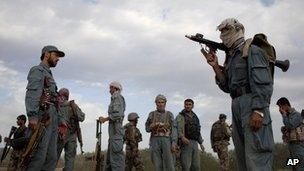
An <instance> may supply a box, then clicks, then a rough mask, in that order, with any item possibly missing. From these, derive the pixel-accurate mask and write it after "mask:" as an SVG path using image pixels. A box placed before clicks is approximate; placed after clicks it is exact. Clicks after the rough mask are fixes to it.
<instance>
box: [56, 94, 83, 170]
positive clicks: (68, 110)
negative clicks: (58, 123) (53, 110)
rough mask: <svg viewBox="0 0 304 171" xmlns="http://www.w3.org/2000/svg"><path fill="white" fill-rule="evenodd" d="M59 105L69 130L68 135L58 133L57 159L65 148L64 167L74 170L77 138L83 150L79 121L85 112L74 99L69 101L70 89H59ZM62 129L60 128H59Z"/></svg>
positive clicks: (81, 120)
mask: <svg viewBox="0 0 304 171" xmlns="http://www.w3.org/2000/svg"><path fill="white" fill-rule="evenodd" d="M59 107H60V110H59V111H60V114H61V115H62V116H63V117H64V120H65V121H66V123H67V126H68V131H67V134H66V136H64V135H62V134H59V135H58V138H59V140H58V144H57V145H58V146H57V155H58V156H57V157H58V158H57V159H58V160H59V158H60V155H61V152H62V150H63V149H64V164H65V165H64V169H63V170H65V171H72V170H73V168H74V159H75V156H76V148H77V138H78V141H79V144H80V149H81V152H83V151H82V135H81V129H80V126H79V122H83V121H84V118H85V114H84V113H83V112H82V111H81V109H80V108H79V107H78V105H77V104H76V103H75V102H74V100H71V101H69V90H68V89H66V88H61V89H60V90H59ZM59 129H60V128H59Z"/></svg>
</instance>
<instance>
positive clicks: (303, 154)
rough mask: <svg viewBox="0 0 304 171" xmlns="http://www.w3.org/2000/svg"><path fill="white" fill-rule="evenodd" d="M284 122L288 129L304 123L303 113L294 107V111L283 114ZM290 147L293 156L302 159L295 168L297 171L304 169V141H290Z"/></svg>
mask: <svg viewBox="0 0 304 171" xmlns="http://www.w3.org/2000/svg"><path fill="white" fill-rule="evenodd" d="M283 123H284V125H285V127H286V128H287V129H288V130H291V129H295V128H297V127H299V126H300V125H301V124H303V118H302V116H301V113H299V112H298V111H296V110H295V109H294V108H292V111H291V113H290V114H289V115H287V116H283ZM288 149H289V152H290V157H291V158H296V159H299V160H300V164H298V165H297V166H295V169H296V170H297V171H301V170H304V142H303V141H294V142H288Z"/></svg>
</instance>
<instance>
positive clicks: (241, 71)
mask: <svg viewBox="0 0 304 171" xmlns="http://www.w3.org/2000/svg"><path fill="white" fill-rule="evenodd" d="M235 69H236V75H237V80H244V79H246V77H247V65H246V64H245V63H240V64H236V65H235Z"/></svg>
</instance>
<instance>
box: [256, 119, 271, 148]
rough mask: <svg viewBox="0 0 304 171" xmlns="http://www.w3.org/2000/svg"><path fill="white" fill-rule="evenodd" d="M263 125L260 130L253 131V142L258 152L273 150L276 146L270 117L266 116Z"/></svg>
mask: <svg viewBox="0 0 304 171" xmlns="http://www.w3.org/2000/svg"><path fill="white" fill-rule="evenodd" d="M265 117H266V118H264V120H263V125H262V127H261V129H260V130H259V131H258V132H253V141H254V142H253V143H254V145H255V148H256V150H257V152H271V151H273V148H274V140H273V133H272V126H271V122H272V121H271V119H270V117H267V116H265Z"/></svg>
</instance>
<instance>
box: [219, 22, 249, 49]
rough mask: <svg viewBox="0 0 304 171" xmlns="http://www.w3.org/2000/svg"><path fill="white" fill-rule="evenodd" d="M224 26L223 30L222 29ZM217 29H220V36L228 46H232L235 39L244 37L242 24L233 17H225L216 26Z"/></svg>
mask: <svg viewBox="0 0 304 171" xmlns="http://www.w3.org/2000/svg"><path fill="white" fill-rule="evenodd" d="M224 28H225V30H223V29H224ZM217 30H220V31H221V35H220V38H221V40H222V41H223V44H224V45H225V46H227V47H228V48H233V47H232V46H233V45H234V43H235V42H236V41H237V40H239V39H241V38H244V33H245V28H244V26H243V24H241V23H240V22H239V21H238V20H237V19H235V18H227V19H225V20H224V21H222V23H221V24H220V25H218V26H217ZM222 30H223V31H222Z"/></svg>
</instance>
